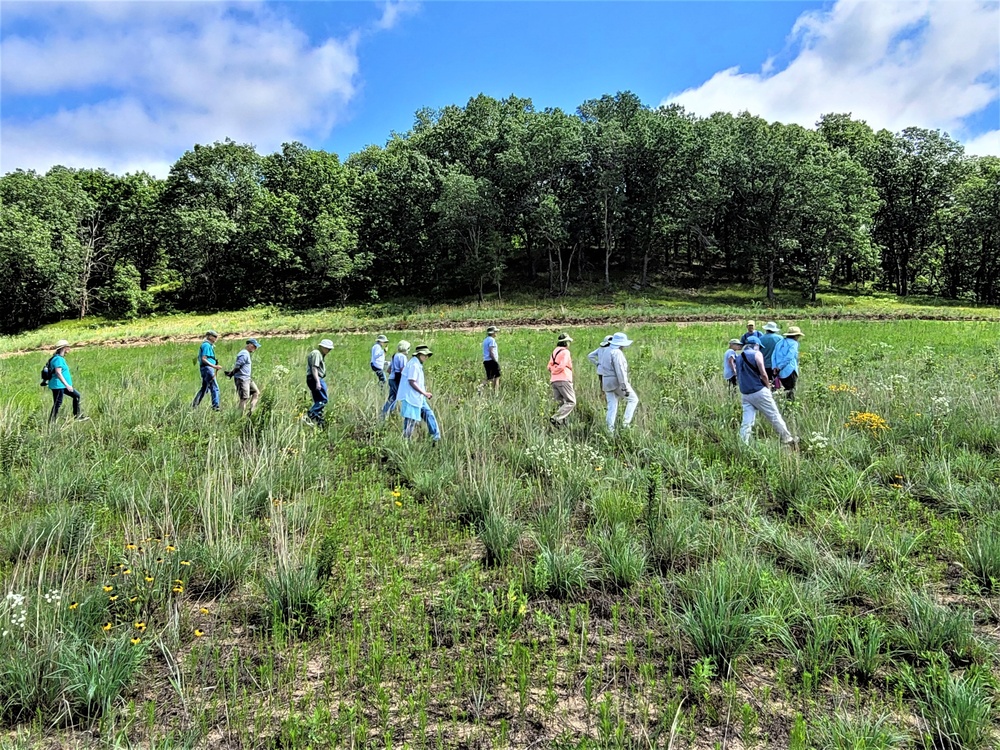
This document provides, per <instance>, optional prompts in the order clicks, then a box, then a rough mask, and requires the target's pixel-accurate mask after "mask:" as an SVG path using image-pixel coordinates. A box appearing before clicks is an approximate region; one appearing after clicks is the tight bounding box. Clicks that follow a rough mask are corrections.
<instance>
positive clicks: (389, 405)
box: [382, 377, 399, 419]
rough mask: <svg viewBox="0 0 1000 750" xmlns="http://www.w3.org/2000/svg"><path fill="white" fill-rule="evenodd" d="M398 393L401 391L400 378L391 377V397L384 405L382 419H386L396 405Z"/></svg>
mask: <svg viewBox="0 0 1000 750" xmlns="http://www.w3.org/2000/svg"><path fill="white" fill-rule="evenodd" d="M397 393H399V380H397V379H396V378H395V377H392V378H389V398H387V399H386V400H385V406H383V407H382V419H385V418H386V416H387V415H388V414H389V412H391V411H392V409H393V407H394V406H395V405H396V394H397Z"/></svg>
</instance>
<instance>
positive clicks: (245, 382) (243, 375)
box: [226, 339, 260, 416]
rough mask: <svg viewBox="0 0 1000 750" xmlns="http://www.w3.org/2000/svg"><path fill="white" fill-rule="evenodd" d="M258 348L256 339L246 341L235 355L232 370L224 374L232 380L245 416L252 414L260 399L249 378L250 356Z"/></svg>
mask: <svg viewBox="0 0 1000 750" xmlns="http://www.w3.org/2000/svg"><path fill="white" fill-rule="evenodd" d="M258 348H260V344H259V343H258V342H257V339H247V345H246V346H245V347H243V348H242V349H240V353H239V354H237V355H236V364H234V365H233V369H232V370H230V371H229V372H227V373H226V375H227V376H229V377H231V378H232V379H233V384H234V385H235V386H236V396H237V397H238V398H239V400H240V411H246V413H247V416H250V415H251V414H253V410H254V408H255V407H256V406H257V401H258V400H259V399H260V389H259V388H258V387H257V384H256V383H255V382H253V377H252V376H251V368H252V367H253V362H252V361H251V360H250V355H251V354H253V353H254V352H255V351H257V349H258ZM248 406H249V407H250V408H249V409H248V408H247V407H248Z"/></svg>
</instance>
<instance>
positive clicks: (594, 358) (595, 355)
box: [587, 349, 601, 367]
mask: <svg viewBox="0 0 1000 750" xmlns="http://www.w3.org/2000/svg"><path fill="white" fill-rule="evenodd" d="M600 356H601V350H600V349H594V351H592V352H591V353H590V354H588V355H587V361H588V362H590V364H592V365H593V366H594V367H597V365H598V364H599V363H600V360H599V357H600Z"/></svg>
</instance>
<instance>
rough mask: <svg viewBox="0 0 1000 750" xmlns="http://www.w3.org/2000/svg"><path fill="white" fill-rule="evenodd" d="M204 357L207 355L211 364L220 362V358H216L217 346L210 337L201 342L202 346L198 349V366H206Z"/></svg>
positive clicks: (206, 357)
mask: <svg viewBox="0 0 1000 750" xmlns="http://www.w3.org/2000/svg"><path fill="white" fill-rule="evenodd" d="M189 351H190V350H189ZM202 357H205V359H207V360H208V362H209V364H213V365H214V364H218V360H217V359H216V358H215V347H214V346H212V342H211V341H209V340H208V339H206V340H205V341H202V342H201V348H200V349H199V350H198V367H205V360H204V359H202Z"/></svg>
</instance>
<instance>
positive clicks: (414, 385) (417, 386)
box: [409, 378, 431, 399]
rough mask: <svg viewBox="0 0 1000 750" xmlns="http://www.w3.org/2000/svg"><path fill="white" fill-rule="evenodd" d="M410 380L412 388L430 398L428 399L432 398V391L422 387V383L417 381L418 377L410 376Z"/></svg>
mask: <svg viewBox="0 0 1000 750" xmlns="http://www.w3.org/2000/svg"><path fill="white" fill-rule="evenodd" d="M409 382H410V388H412V389H413V390H415V391H416V392H417V393H419V394H420V395H421V396H423V397H424V398H428V399H429V398H431V392H430V391H425V390H424V389H423V388H421V387H420V383H418V382H417V380H416V378H409Z"/></svg>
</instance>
